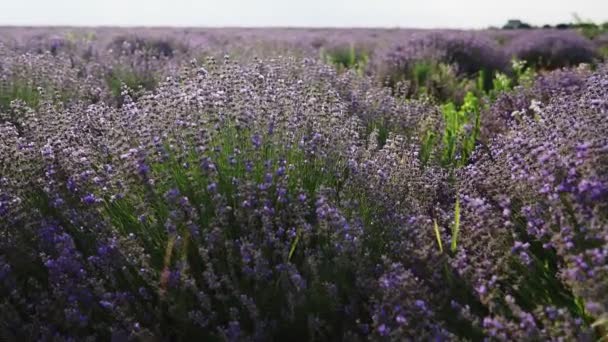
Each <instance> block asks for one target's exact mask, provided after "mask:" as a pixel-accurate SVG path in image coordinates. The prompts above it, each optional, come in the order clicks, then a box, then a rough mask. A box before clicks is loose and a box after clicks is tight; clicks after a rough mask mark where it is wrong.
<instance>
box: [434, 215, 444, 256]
mask: <svg viewBox="0 0 608 342" xmlns="http://www.w3.org/2000/svg"><path fill="white" fill-rule="evenodd" d="M433 222H434V228H435V237H436V238H437V245H439V251H440V252H441V253H443V243H442V242H441V233H440V232H439V226H438V225H437V220H433Z"/></svg>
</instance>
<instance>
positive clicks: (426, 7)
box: [0, 0, 608, 28]
mask: <svg viewBox="0 0 608 342" xmlns="http://www.w3.org/2000/svg"><path fill="white" fill-rule="evenodd" d="M574 12H576V13H578V14H579V15H580V16H581V17H583V18H585V19H591V20H594V21H601V22H603V21H608V0H574V1H573V0H295V1H294V0H215V1H212V0H198V1H195V0H170V1H166V0H162V1H161V0H103V1H99V0H0V25H77V26H98V25H104V26H317V27H318V26H321V27H334V26H338V27H345V26H354V27H421V28H435V27H449V28H483V27H487V26H490V25H495V26H500V25H502V24H503V23H504V22H505V21H506V20H507V19H509V18H520V19H523V20H525V21H528V22H530V23H532V24H536V25H539V24H544V23H549V24H556V23H559V22H568V21H571V20H572V13H574Z"/></svg>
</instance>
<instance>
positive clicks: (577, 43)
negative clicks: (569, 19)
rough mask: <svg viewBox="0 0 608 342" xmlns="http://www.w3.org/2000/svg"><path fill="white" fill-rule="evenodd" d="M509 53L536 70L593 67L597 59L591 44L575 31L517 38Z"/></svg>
mask: <svg viewBox="0 0 608 342" xmlns="http://www.w3.org/2000/svg"><path fill="white" fill-rule="evenodd" d="M506 49H507V51H508V53H509V55H510V56H513V57H515V58H517V59H520V60H524V61H526V62H527V63H528V64H529V65H531V66H534V67H535V68H537V69H558V68H562V67H568V66H576V65H578V64H580V63H592V62H593V61H594V59H595V58H596V57H597V54H596V50H595V48H594V46H593V44H592V43H591V41H589V40H588V39H586V38H584V37H581V36H580V35H578V34H577V33H575V32H572V31H546V30H536V31H531V32H530V33H528V34H523V35H520V36H518V37H516V38H514V39H513V40H512V41H511V42H509V44H508V45H507V47H506Z"/></svg>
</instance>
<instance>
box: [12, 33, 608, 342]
mask: <svg viewBox="0 0 608 342" xmlns="http://www.w3.org/2000/svg"><path fill="white" fill-rule="evenodd" d="M468 36H469V34H465V35H464V36H463V35H459V36H458V37H461V38H459V39H460V40H458V39H455V38H454V39H447V38H446V37H450V34H447V33H445V34H443V35H437V34H436V33H433V34H432V37H433V38H432V39H431V41H433V42H435V43H433V44H437V45H438V46H439V45H442V44H443V45H446V44H447V45H449V46H461V45H459V44H464V43H454V42H455V41H456V42H458V41H466V42H469V40H467V39H468V38H462V37H468ZM475 41H477V40H475ZM444 42H449V43H444ZM141 44H144V43H143V42H142V43H141ZM467 44H472V45H471V46H476V45H475V44H473V43H467ZM425 46H426V45H425ZM127 47H128V46H127ZM121 49H123V47H121ZM123 50H128V49H126V48H125V49H123ZM162 50H163V49H162V47H158V46H157V47H156V51H162ZM448 50H449V51H459V50H458V48H450V49H448ZM78 51H82V50H78ZM146 51H147V52H146ZM146 51H143V52H142V51H140V50H138V49H134V50H133V53H132V54H127V53H125V52H124V51H123V52H122V53H121V54H119V55H118V56H114V57H112V58H108V59H107V60H103V58H101V57H94V58H89V59H86V58H85V57H84V56H82V55H80V54H75V53H74V54H71V55H68V56H72V57H73V58H71V59H70V58H65V56H66V55H65V54H62V53H61V52H60V53H57V55H56V56H53V54H43V55H37V54H29V55H27V54H26V55H22V54H20V53H16V52H14V50H12V49H10V50H9V49H5V50H2V53H3V61H9V63H12V64H10V65H13V66H19V67H21V68H22V69H16V68H13V69H9V70H18V71H17V72H16V73H17V75H18V77H17V78H18V79H20V80H23V81H24V82H30V85H34V86H36V87H41V89H40V90H39V89H35V91H33V92H31V94H30V95H31V96H28V97H27V99H32V98H34V97H35V101H33V102H31V103H25V102H24V101H23V99H22V100H17V101H12V102H11V103H10V105H9V106H8V107H4V108H2V109H1V110H0V112H1V113H2V114H1V116H0V122H1V124H0V125H1V126H0V229H1V230H0V295H1V296H0V332H2V336H3V337H6V338H8V339H9V340H10V339H18V340H33V339H36V340H38V339H40V340H97V339H110V338H113V339H115V340H117V341H122V340H131V339H132V340H135V339H156V340H181V339H192V338H199V339H209V340H214V339H218V340H233V341H238V340H268V339H281V338H289V337H291V338H293V336H299V337H301V338H302V339H308V340H339V339H345V340H368V339H372V340H382V339H387V340H408V339H410V340H419V339H423V340H424V339H431V338H433V339H438V340H461V339H464V340H480V339H483V338H490V339H497V340H552V339H555V340H558V339H566V340H593V339H597V338H598V337H600V336H601V335H602V334H605V333H606V330H605V329H606V328H605V325H604V323H603V322H604V321H602V319H605V315H606V313H607V312H608V297H607V296H606V295H605V293H607V292H608V262H607V258H608V215H607V213H608V168H607V167H606V165H608V138H607V136H606V132H608V123H607V122H608V121H607V120H606V119H607V116H608V69H606V67H605V66H602V65H599V66H598V67H597V70H596V71H590V70H589V69H588V68H579V69H571V70H564V71H557V72H554V73H548V74H545V75H542V76H540V77H539V78H538V79H536V81H535V82H534V84H533V85H531V86H529V87H525V88H524V87H522V88H518V89H515V90H513V91H511V92H508V93H505V94H502V95H500V96H498V99H497V100H496V101H495V102H493V103H492V104H489V106H488V107H487V108H486V109H484V111H483V114H482V118H483V121H482V127H481V131H482V136H481V138H480V141H478V142H477V148H476V150H475V152H474V153H473V155H472V156H471V158H470V161H469V163H468V164H467V165H465V166H464V167H460V168H456V169H454V168H446V167H444V166H442V165H441V163H440V161H439V160H438V158H433V157H431V158H430V159H429V160H428V161H426V162H425V163H423V162H422V161H421V158H420V154H421V145H420V141H421V139H422V137H423V136H424V135H425V134H426V133H427V132H428V131H429V129H431V130H437V131H440V130H441V129H442V127H443V126H444V125H445V123H444V122H443V121H442V116H441V113H440V110H439V108H437V107H436V106H435V105H433V104H432V103H430V102H427V101H425V100H411V99H404V98H402V97H400V96H401V95H400V94H399V93H395V92H394V91H391V89H388V88H382V87H380V86H379V85H378V82H377V79H375V78H373V77H367V76H365V75H359V74H357V73H355V72H343V73H338V72H337V71H336V70H335V69H334V68H333V67H331V66H328V65H325V64H323V63H321V62H319V61H316V60H314V59H306V58H304V59H301V58H291V57H290V58H287V57H276V58H274V59H268V60H265V61H261V60H257V59H252V60H247V61H239V62H232V61H230V60H229V59H225V60H222V61H221V62H216V61H215V60H214V59H213V58H208V59H205V60H204V61H199V62H192V63H185V60H186V59H183V60H181V61H180V57H178V56H179V53H177V52H176V53H175V54H174V53H173V52H172V53H171V54H168V53H161V54H160V55H156V56H154V57H150V55H149V54H148V55H146V53H149V51H150V50H149V49H148V50H146ZM172 51H174V50H172ZM420 51H423V52H425V53H426V51H428V50H425V49H415V51H414V52H415V53H419V52H420ZM434 51H436V50H434ZM460 51H462V52H466V51H473V52H474V53H473V54H472V55H473V56H474V55H475V53H476V52H475V51H477V50H475V49H462V48H461V50H460ZM484 53H485V52H484ZM484 53H481V54H482V55H483V54H484ZM186 55H187V54H186ZM104 56H107V55H104ZM444 56H445V55H442V56H441V58H448V57H444ZM455 56H456V57H454V56H453V57H450V58H457V57H458V56H460V54H458V53H456V54H455ZM189 57H191V56H188V58H189ZM497 60H498V59H496V58H495V56H494V57H491V58H489V59H488V60H486V61H487V62H488V63H490V62H491V63H495V62H496V61H497ZM142 61H146V63H151V64H146V65H147V66H146V68H148V69H147V70H152V71H154V72H158V73H159V75H164V77H168V78H165V79H164V81H163V82H160V83H159V84H155V87H156V89H155V90H154V91H140V92H137V93H134V92H133V91H132V90H129V89H128V88H125V87H122V88H120V84H119V89H122V94H121V95H122V96H121V97H120V98H121V99H122V101H121V104H122V105H121V106H116V105H115V104H114V103H111V102H108V101H110V100H111V99H112V98H113V97H112V96H111V89H109V88H106V87H109V86H108V83H107V82H105V79H104V77H105V76H104V75H106V74H107V72H108V69H105V68H107V67H108V64H112V63H116V65H120V66H124V65H125V64H126V63H132V64H131V65H136V66H140V65H143V64H145V63H143V62H142ZM448 61H449V62H450V63H452V62H454V63H457V64H459V66H460V67H461V68H464V67H465V64H464V62H463V61H456V60H448ZM9 63H6V64H5V63H3V66H4V65H8V64H9ZM154 63H156V64H154ZM483 63H486V62H484V59H483V58H480V59H478V60H475V61H474V62H472V63H470V65H471V67H472V68H476V67H477V68H479V65H483ZM179 64H181V67H180V66H178V65H179ZM6 70H7V69H4V68H3V69H2V73H3V75H10V77H12V75H13V74H10V73H9V72H8V71H6ZM20 70H25V71H20ZM10 72H13V71H10ZM19 72H22V73H19ZM3 77H6V79H9V78H10V77H8V76H3ZM119 83H120V82H119ZM110 84H111V83H110ZM26 88H27V87H26ZM40 91H42V92H40ZM28 94H29V93H28ZM135 95H137V99H136V100H134V99H133V97H132V96H135ZM434 148H436V149H437V150H441V149H442V148H443V147H442V144H441V143H439V144H438V145H437V146H435V147H434ZM433 155H434V154H433Z"/></svg>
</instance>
